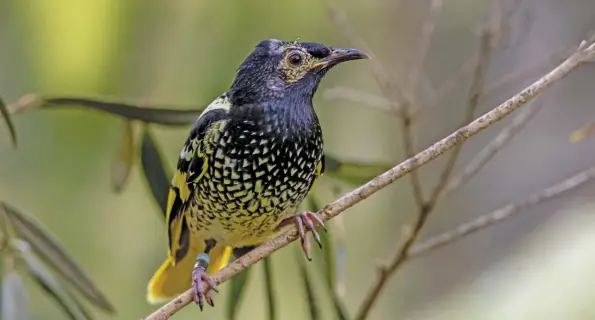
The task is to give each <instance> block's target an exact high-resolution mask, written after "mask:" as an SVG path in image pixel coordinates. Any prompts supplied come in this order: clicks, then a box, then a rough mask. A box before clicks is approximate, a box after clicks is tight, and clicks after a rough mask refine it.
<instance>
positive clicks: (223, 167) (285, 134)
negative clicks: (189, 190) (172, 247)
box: [187, 97, 323, 246]
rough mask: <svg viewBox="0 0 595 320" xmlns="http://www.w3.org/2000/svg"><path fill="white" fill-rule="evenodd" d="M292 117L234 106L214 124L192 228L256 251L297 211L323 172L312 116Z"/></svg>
mask: <svg viewBox="0 0 595 320" xmlns="http://www.w3.org/2000/svg"><path fill="white" fill-rule="evenodd" d="M224 99H225V97H224ZM291 108H294V109H293V110H292V109H291ZM308 108H310V109H312V106H311V105H310V106H308ZM294 111H295V106H288V107H287V108H285V107H279V106H275V105H271V104H254V105H248V106H241V107H232V108H230V109H229V110H227V114H226V116H225V117H224V120H222V121H220V122H216V123H215V124H214V125H213V126H212V128H211V129H210V130H213V131H212V132H210V138H209V140H210V141H209V143H207V144H206V145H205V146H204V150H205V152H206V153H207V160H206V162H207V168H206V170H205V172H204V176H202V177H201V179H200V180H199V181H198V183H197V185H196V186H195V188H194V192H193V195H192V201H190V205H189V206H188V210H187V215H188V216H189V219H188V221H189V225H190V229H191V230H193V231H194V232H197V233H201V237H205V238H213V239H215V240H217V241H222V242H224V243H227V244H228V245H231V246H243V245H252V244H257V243H260V242H262V241H263V239H265V238H266V237H268V236H270V235H271V234H272V231H273V229H274V228H275V226H276V225H277V224H278V223H279V221H280V220H281V219H282V218H284V217H285V216H286V215H287V214H290V213H293V211H294V209H295V208H296V207H297V206H298V205H299V203H300V202H301V201H302V200H303V199H304V198H305V197H306V195H307V193H308V191H309V190H310V188H311V186H312V184H313V182H314V180H315V179H316V177H317V175H318V174H320V172H321V170H322V166H323V151H322V148H323V142H322V133H321V129H320V125H319V123H318V119H317V118H316V115H315V113H314V111H313V110H307V111H311V113H310V114H304V113H303V112H302V113H301V114H295V112H294Z"/></svg>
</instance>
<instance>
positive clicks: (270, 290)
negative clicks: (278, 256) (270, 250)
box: [264, 257, 277, 320]
mask: <svg viewBox="0 0 595 320" xmlns="http://www.w3.org/2000/svg"><path fill="white" fill-rule="evenodd" d="M264 281H265V286H266V294H267V303H268V307H269V320H275V319H277V313H276V311H275V310H277V302H276V300H275V288H274V283H273V267H272V266H271V258H270V257H266V258H264Z"/></svg>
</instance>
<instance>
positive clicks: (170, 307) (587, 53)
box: [145, 44, 595, 320]
mask: <svg viewBox="0 0 595 320" xmlns="http://www.w3.org/2000/svg"><path fill="white" fill-rule="evenodd" d="M594 58H595V44H590V45H589V46H582V48H581V50H577V51H576V52H575V53H574V54H572V55H571V56H570V57H569V58H568V59H567V60H565V61H564V62H563V63H562V64H560V65H559V66H558V67H556V68H555V69H553V70H552V71H550V72H549V73H547V74H546V75H544V76H543V77H542V78H541V79H539V80H537V81H536V82H534V83H533V84H531V85H530V86H528V87H527V88H525V89H524V90H523V91H521V92H519V93H518V94H517V95H515V96H513V97H512V98H510V99H509V100H507V101H505V102H504V103H502V104H501V105H499V106H498V107H496V108H494V109H493V110H491V111H489V112H487V113H486V114H484V115H482V116H481V117H479V118H477V119H476V120H474V121H473V122H471V123H469V124H468V125H466V126H464V127H462V128H460V129H458V130H456V131H455V132H453V133H452V134H450V135H448V136H447V137H445V138H444V139H442V140H440V141H438V142H436V143H435V144H433V145H432V146H430V147H429V148H427V149H425V150H423V151H422V152H420V153H418V154H417V155H416V156H414V157H412V158H409V159H407V160H405V161H404V162H402V163H400V164H399V165H397V166H395V167H394V168H392V169H390V170H388V171H386V172H385V173H383V174H381V175H379V176H377V177H376V178H374V179H372V180H371V181H370V182H368V183H366V184H364V185H362V186H360V187H359V188H357V189H355V190H353V191H352V192H350V193H348V194H346V195H345V196H343V197H341V198H339V199H337V200H336V201H335V202H333V203H331V204H329V205H327V206H325V207H324V208H323V209H322V210H320V211H319V212H318V215H319V216H320V217H321V218H322V219H323V220H329V219H332V218H333V217H335V216H337V215H339V214H341V213H342V212H343V211H345V210H347V209H348V208H350V207H352V206H354V205H356V204H357V203H359V202H361V201H362V200H364V199H367V198H368V197H370V196H371V195H373V194H375V193H376V192H378V191H379V190H381V189H383V188H385V187H386V186H388V185H389V184H391V183H393V182H395V181H396V180H398V179H400V178H402V177H403V176H405V175H406V174H408V173H411V172H412V171H413V170H415V169H417V168H419V167H420V166H422V165H425V164H426V163H428V162H430V161H431V160H433V159H435V158H436V157H438V156H440V155H441V154H443V153H444V152H446V151H448V150H451V149H452V148H454V147H455V146H456V145H458V144H460V143H462V142H463V141H465V140H467V139H468V138H469V137H471V136H474V135H476V134H478V133H479V132H481V131H483V130H484V129H486V128H487V127H489V126H490V125H492V124H494V123H496V122H498V121H500V120H501V119H503V118H504V117H506V116H508V115H509V114H510V113H512V112H513V111H514V110H516V109H518V108H519V107H521V106H522V105H524V104H525V103H527V102H528V101H530V100H531V99H533V98H535V97H536V96H537V95H539V94H540V93H542V92H543V91H544V90H546V89H548V88H549V87H551V86H552V85H553V84H554V83H556V82H558V81H560V80H561V79H563V78H565V77H566V76H567V75H568V74H570V73H571V72H572V71H573V70H575V69H576V68H577V67H578V66H580V65H581V64H583V63H584V62H587V61H590V60H592V59H594ZM297 238H298V236H297V232H296V230H295V228H293V227H292V228H290V229H289V230H288V231H285V232H283V233H281V234H280V235H279V236H277V237H275V238H274V239H272V240H270V241H269V242H267V243H265V244H263V245H261V246H259V247H258V248H256V249H254V250H252V251H251V252H249V253H247V254H245V255H244V256H242V257H241V258H239V259H237V260H235V261H233V262H232V263H230V264H229V265H228V266H226V267H225V268H223V269H222V270H220V271H219V272H217V273H216V274H214V275H213V277H212V278H213V280H214V281H215V283H217V284H220V283H222V282H224V281H226V280H227V279H229V278H231V277H232V276H234V275H236V274H237V273H239V272H241V271H242V270H244V269H245V268H247V267H249V266H251V265H253V264H255V263H256V262H258V261H260V260H262V259H263V258H265V257H267V256H269V255H270V254H271V253H273V252H275V251H277V250H279V249H281V248H282V247H284V246H286V245H287V244H289V243H291V242H292V241H295V240H296V239H297ZM192 300H193V292H192V290H188V291H186V292H184V293H182V294H181V295H179V296H178V297H177V298H175V299H173V300H172V301H170V302H169V303H167V304H165V305H164V306H162V307H161V308H159V309H158V310H156V311H155V312H154V313H153V314H151V315H149V316H148V317H146V318H145V319H146V320H157V319H162V320H165V319H168V318H169V317H170V316H171V315H173V314H175V313H176V312H177V311H179V310H180V309H182V308H183V307H184V306H186V305H188V304H189V303H190V302H191V301H192Z"/></svg>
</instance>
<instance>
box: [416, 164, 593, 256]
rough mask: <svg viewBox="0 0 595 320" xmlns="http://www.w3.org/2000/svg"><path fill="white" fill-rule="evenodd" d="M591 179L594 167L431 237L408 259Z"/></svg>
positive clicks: (419, 244) (497, 221) (490, 224)
mask: <svg viewBox="0 0 595 320" xmlns="http://www.w3.org/2000/svg"><path fill="white" fill-rule="evenodd" d="M593 179H595V167H592V168H590V169H587V170H585V171H583V172H581V173H579V174H577V175H574V176H572V177H570V178H568V179H566V180H564V181H562V182H559V183H557V184H555V185H553V186H551V187H549V188H547V189H544V190H542V191H540V192H538V193H535V194H533V195H531V196H530V197H529V198H528V199H527V200H525V201H523V202H519V203H517V204H510V205H507V206H505V207H502V208H500V209H498V210H496V211H493V212H491V213H488V214H484V215H482V216H479V217H477V218H475V219H473V220H471V221H468V222H465V223H463V224H461V225H459V226H458V227H456V228H455V229H453V230H450V231H446V232H444V233H442V234H439V235H436V236H432V237H430V238H429V239H427V240H425V241H422V242H420V243H418V244H416V245H414V246H413V247H411V250H410V251H409V257H410V258H413V257H415V258H417V257H419V256H421V255H422V254H425V253H427V252H430V251H432V250H435V249H437V248H439V247H442V246H445V245H448V244H450V243H452V242H454V241H456V240H458V239H461V238H463V237H465V236H467V235H470V234H472V233H475V232H477V231H480V230H482V229H485V228H487V227H489V226H492V225H494V224H497V223H500V222H503V221H504V220H505V219H507V218H510V217H512V216H513V215H515V214H517V213H520V212H523V210H524V209H526V208H528V207H530V206H533V205H536V204H539V203H541V202H543V201H545V200H549V199H551V198H553V197H556V196H559V195H561V194H563V193H565V192H567V191H570V190H573V189H575V188H577V187H579V186H581V185H583V184H585V183H587V182H589V181H591V180H593Z"/></svg>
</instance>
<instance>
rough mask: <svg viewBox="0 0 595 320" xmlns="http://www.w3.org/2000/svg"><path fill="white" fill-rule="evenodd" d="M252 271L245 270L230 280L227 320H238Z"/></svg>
mask: <svg viewBox="0 0 595 320" xmlns="http://www.w3.org/2000/svg"><path fill="white" fill-rule="evenodd" d="M250 270H252V268H247V269H244V270H243V271H241V272H240V273H238V274H236V275H235V276H234V277H232V278H231V279H230V280H229V286H230V288H229V290H228V291H229V302H228V304H227V319H229V320H235V319H236V315H237V312H238V308H239V306H240V302H241V301H242V296H243V293H244V291H245V289H246V283H248V276H249V275H250Z"/></svg>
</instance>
